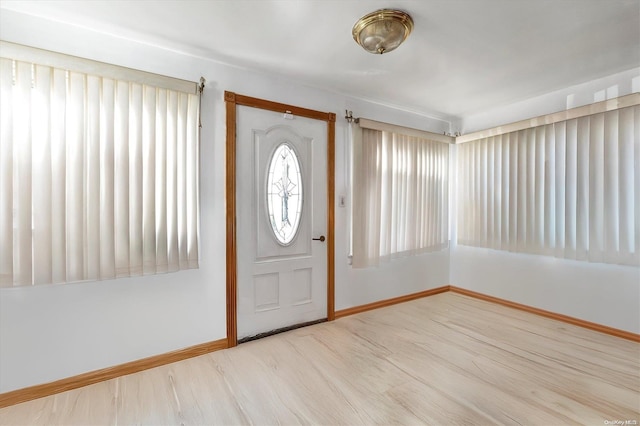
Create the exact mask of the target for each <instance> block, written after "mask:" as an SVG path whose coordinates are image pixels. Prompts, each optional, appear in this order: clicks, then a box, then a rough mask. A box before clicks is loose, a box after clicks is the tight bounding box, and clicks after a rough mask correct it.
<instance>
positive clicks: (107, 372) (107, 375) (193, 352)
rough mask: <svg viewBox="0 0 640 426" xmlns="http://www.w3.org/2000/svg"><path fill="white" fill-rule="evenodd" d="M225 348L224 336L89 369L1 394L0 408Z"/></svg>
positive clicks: (225, 340)
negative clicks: (159, 353) (186, 346)
mask: <svg viewBox="0 0 640 426" xmlns="http://www.w3.org/2000/svg"><path fill="white" fill-rule="evenodd" d="M226 348H227V339H220V340H214V341H213V342H207V343H202V344H199V345H195V346H190V347H188V348H184V349H179V350H177V351H173V352H167V353H165V354H161V355H155V356H151V357H148V358H143V359H140V360H137V361H131V362H127V363H125V364H120V365H116V366H113V367H108V368H103V369H101V370H96V371H90V372H88V373H84V374H79V375H77V376H73V377H68V378H66V379H61V380H56V381H55V382H50V383H44V384H41V385H35V386H29V387H27V388H23V389H17V390H14V391H10V392H5V393H2V394H0V408H3V407H8V406H9V405H14V404H19V403H21V402H26V401H31V400H32V399H37V398H42V397H45V396H49V395H53V394H56V393H60V392H64V391H68V390H71V389H77V388H81V387H83V386H88V385H92V384H94V383H98V382H102V381H105V380H110V379H115V378H116V377H120V376H125V375H127V374H132V373H137V372H139V371H143V370H147V369H149V368H154V367H159V366H161V365H165V364H170V363H172V362H177V361H182V360H183V359H187V358H193V357H195V356H199V355H204V354H208V353H210V352H214V351H217V350H220V349H226Z"/></svg>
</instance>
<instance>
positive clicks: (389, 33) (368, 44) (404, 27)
mask: <svg viewBox="0 0 640 426" xmlns="http://www.w3.org/2000/svg"><path fill="white" fill-rule="evenodd" d="M412 29H413V19H411V16H409V15H408V14H406V13H405V12H402V11H400V10H393V9H380V10H376V11H375V12H371V13H369V14H368V15H365V16H363V17H362V18H360V19H359V20H358V22H356V24H355V25H354V26H353V31H352V33H353V39H354V40H355V41H356V43H358V44H359V45H360V46H362V47H363V48H364V50H366V51H367V52H369V53H379V54H383V53H387V52H391V51H392V50H394V49H395V48H396V47H398V46H400V44H401V43H402V42H403V41H405V39H406V38H407V37H408V36H409V34H410V33H411V30H412Z"/></svg>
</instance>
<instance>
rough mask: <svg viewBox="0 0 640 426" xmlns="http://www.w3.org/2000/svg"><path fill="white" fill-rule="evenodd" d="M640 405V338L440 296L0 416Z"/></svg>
mask: <svg viewBox="0 0 640 426" xmlns="http://www.w3.org/2000/svg"><path fill="white" fill-rule="evenodd" d="M639 412H640V345H639V344H637V343H633V342H631V341H627V340H623V339H620V338H616V337H612V336H608V335H605V334H600V333H597V332H593V331H590V330H586V329H583V328H579V327H575V326H571V325H567V324H564V323H560V322H556V321H553V320H550V319H546V318H542V317H538V316H535V315H532V314H528V313H525V312H521V311H517V310H514V309H510V308H506V307H502V306H499V305H495V304H492V303H489V302H484V301H479V300H475V299H471V298H468V297H466V296H462V295H458V294H454V293H450V292H449V293H444V294H439V295H436V296H432V297H428V298H424V299H420V300H416V301H413V302H408V303H403V304H399V305H395V306H391V307H387V308H383V309H378V310H375V311H369V312H365V313H362V314H358V315H353V316H350V317H346V318H342V319H339V320H337V321H335V322H331V323H324V324H318V325H314V326H311V327H306V328H303V329H298V330H295V331H290V332H287V333H284V334H280V335H276V336H272V337H268V338H265V339H262V340H259V341H254V342H249V343H245V344H243V345H240V346H238V347H237V348H234V349H228V350H223V351H219V352H214V353H212V354H209V355H204V356H201V357H197V358H192V359H190V360H186V361H182V362H178V363H175V364H171V365H166V366H163V367H159V368H155V369H152V370H147V371H144V372H141V373H137V374H133V375H130V376H126V377H121V378H118V379H114V380H110V381H107V382H103V383H98V384H96V385H92V386H88V387H85V388H82V389H77V390H73V391H69V392H65V393H62V394H58V395H54V396H51V397H48V398H43V399H39V400H35V401H30V402H26V403H23V404H19V405H15V406H12V407H7V408H4V409H2V410H0V423H2V424H11V425H22V424H24V425H37V424H65V425H66V424H82V425H90V424H114V425H115V424H152V425H156V424H175V425H183V424H184V425H191V424H198V425H205V424H207V425H208V424H225V425H227V424H255V425H258V424H345V425H346V424H348V425H359V424H365V425H369V424H434V425H445V424H447V425H448V424H477V425H483V424H487V425H488V424H524V425H533V424H540V425H558V424H575V423H580V424H592V425H605V424H607V423H605V421H616V420H621V421H623V422H624V421H627V420H630V421H635V422H636V423H635V424H636V425H638V424H640V413H639ZM627 424H634V423H627Z"/></svg>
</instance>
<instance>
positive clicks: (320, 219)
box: [236, 106, 327, 339]
mask: <svg viewBox="0 0 640 426" xmlns="http://www.w3.org/2000/svg"><path fill="white" fill-rule="evenodd" d="M236 131H237V139H236V140H237V142H236V143H237V147H236V155H237V157H236V158H237V172H236V200H237V231H236V236H237V253H238V254H237V259H238V263H237V265H238V275H237V276H238V281H237V283H238V284H237V285H238V287H237V288H238V291H237V315H238V323H237V324H238V339H242V338H245V337H250V336H254V335H257V334H260V333H263V332H268V331H272V330H276V329H279V328H283V327H287V326H291V325H295V324H300V323H305V322H310V321H314V320H318V319H323V318H326V317H327V246H326V243H325V242H324V241H320V239H322V240H324V236H326V227H327V207H326V202H327V178H326V171H327V123H326V122H325V121H321V120H314V119H310V118H304V117H293V118H292V119H291V117H289V119H285V118H284V117H283V114H282V113H276V112H272V111H267V110H263V109H258V108H251V107H245V106H238V109H237V128H236ZM314 238H316V240H314Z"/></svg>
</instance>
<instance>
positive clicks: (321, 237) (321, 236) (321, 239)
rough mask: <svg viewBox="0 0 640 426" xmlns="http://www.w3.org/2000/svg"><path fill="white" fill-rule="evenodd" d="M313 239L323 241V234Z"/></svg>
mask: <svg viewBox="0 0 640 426" xmlns="http://www.w3.org/2000/svg"><path fill="white" fill-rule="evenodd" d="M312 240H313V241H320V242H324V235H320V238H312Z"/></svg>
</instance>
